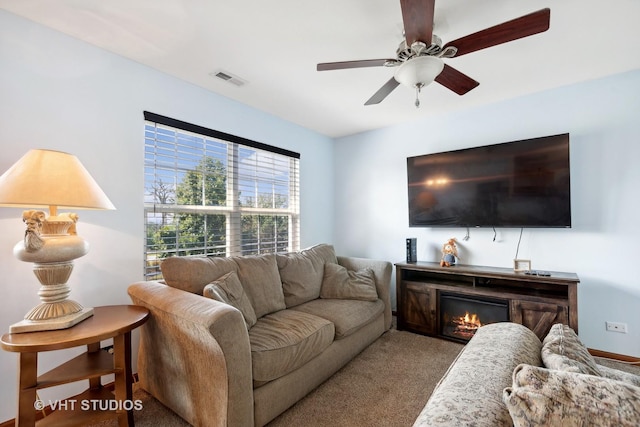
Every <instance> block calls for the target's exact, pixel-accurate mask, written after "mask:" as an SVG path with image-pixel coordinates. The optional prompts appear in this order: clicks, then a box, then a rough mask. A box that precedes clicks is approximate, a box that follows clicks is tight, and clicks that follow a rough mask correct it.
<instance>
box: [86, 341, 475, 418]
mask: <svg viewBox="0 0 640 427" xmlns="http://www.w3.org/2000/svg"><path fill="white" fill-rule="evenodd" d="M462 348H463V346H462V345H461V344H458V343H454V342H449V341H445V340H440V339H437V338H430V337H425V336H421V335H416V334H413V333H410V332H405V331H398V330H396V329H391V330H389V331H388V332H386V333H385V334H384V335H382V337H380V339H378V340H377V341H376V342H374V343H373V344H372V345H370V346H369V347H367V348H366V349H365V350H364V351H363V352H362V353H360V354H359V355H358V356H357V357H356V358H354V359H353V360H352V361H351V362H350V363H349V364H348V365H346V366H345V367H344V368H342V369H341V370H340V371H338V372H337V373H336V374H335V375H333V376H332V377H331V378H330V379H329V380H327V381H326V382H324V383H323V384H321V385H320V386H319V387H318V388H316V389H315V390H314V391H313V392H311V393H310V394H309V395H307V396H306V397H305V398H304V399H302V400H301V401H299V402H298V403H296V404H295V405H294V406H292V407H291V408H290V409H289V410H288V411H286V412H285V413H283V414H282V415H280V416H279V417H277V418H276V419H275V420H273V421H272V422H271V423H270V424H269V427H284V426H286V427H296V426H305V427H307V426H314V427H322V426H331V427H338V426H340V427H341V426H349V427H358V426H363V427H364V426H366V427H370V426H380V427H393V426H411V425H412V424H413V422H414V421H415V419H416V417H417V416H418V414H419V413H420V410H421V409H422V407H423V406H424V404H425V403H426V402H427V399H428V398H429V396H430V394H431V392H432V391H433V389H434V387H435V385H436V384H437V383H438V381H439V380H440V378H441V377H442V375H443V374H444V373H445V371H446V370H447V368H448V367H449V365H450V364H451V362H452V361H453V360H454V359H455V357H456V356H457V355H458V353H459V352H460V350H461V349H462ZM134 387H135V385H134ZM134 399H139V400H141V401H142V407H143V409H142V410H140V411H136V412H134V420H135V424H136V427H152V426H153V427H185V426H188V424H187V423H186V422H185V421H183V420H182V419H181V418H180V417H178V416H177V415H175V414H174V413H173V412H171V411H170V410H169V409H167V408H166V407H164V406H163V405H162V404H160V403H159V402H158V401H157V400H155V399H154V398H153V397H151V396H150V395H149V394H148V393H146V392H145V391H144V390H141V389H137V388H134ZM115 425H116V423H115V421H113V422H112V421H105V422H102V423H99V424H95V425H94V426H93V427H110V426H115Z"/></svg>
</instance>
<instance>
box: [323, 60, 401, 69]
mask: <svg viewBox="0 0 640 427" xmlns="http://www.w3.org/2000/svg"><path fill="white" fill-rule="evenodd" d="M387 61H394V60H393V59H364V60H361V61H343V62H323V63H321V64H318V67H317V70H318V71H329V70H343V69H346V68H365V67H381V66H383V65H384V64H385V62H387Z"/></svg>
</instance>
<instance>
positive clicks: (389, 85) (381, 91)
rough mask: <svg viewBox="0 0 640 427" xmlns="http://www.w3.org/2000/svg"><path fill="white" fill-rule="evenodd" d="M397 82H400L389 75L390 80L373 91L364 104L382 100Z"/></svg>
mask: <svg viewBox="0 0 640 427" xmlns="http://www.w3.org/2000/svg"><path fill="white" fill-rule="evenodd" d="M399 84H400V83H398V81H397V80H396V79H394V78H393V77H391V80H389V81H388V82H386V83H385V84H384V85H383V86H382V87H381V88H380V89H378V91H377V92H376V93H374V94H373V96H372V97H371V98H369V100H368V101H367V102H365V103H364V105H373V104H380V103H381V102H382V100H384V99H385V98H386V97H387V96H389V94H390V93H391V92H393V90H394V89H395V88H397V87H398V85H399Z"/></svg>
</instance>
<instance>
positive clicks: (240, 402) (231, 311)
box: [128, 282, 253, 426]
mask: <svg viewBox="0 0 640 427" xmlns="http://www.w3.org/2000/svg"><path fill="white" fill-rule="evenodd" d="M128 292H129V296H130V297H131V299H132V301H133V302H134V304H137V305H141V306H144V307H146V308H147V309H149V311H150V318H149V321H147V322H146V323H145V325H143V327H142V328H141V333H140V351H139V353H138V373H139V376H140V383H141V385H142V387H143V388H144V389H145V390H147V391H149V392H150V393H151V394H152V395H153V396H154V397H156V398H157V399H158V400H159V401H160V402H162V403H163V404H164V405H166V406H167V407H169V408H171V409H172V410H173V411H174V412H176V413H177V414H178V415H180V416H181V417H182V418H184V419H185V420H186V421H188V422H189V423H190V424H193V425H211V426H253V384H252V381H253V380H252V370H251V349H250V345H249V335H248V333H247V329H246V325H245V322H244V319H243V317H242V314H241V313H240V312H239V311H238V310H236V309H235V308H233V307H231V306H229V305H226V304H222V303H219V302H217V301H214V300H212V299H209V298H205V297H203V296H200V295H196V294H192V293H190V292H185V291H182V290H179V289H175V288H172V287H170V286H167V285H165V284H162V283H160V282H137V283H134V284H132V285H131V286H130V287H129V289H128Z"/></svg>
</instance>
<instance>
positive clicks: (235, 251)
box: [143, 111, 300, 280]
mask: <svg viewBox="0 0 640 427" xmlns="http://www.w3.org/2000/svg"><path fill="white" fill-rule="evenodd" d="M144 119H145V122H144V130H145V132H144V133H145V136H144V141H145V142H144V147H145V155H144V169H145V179H144V180H143V185H144V191H145V201H144V233H145V241H144V270H143V272H144V273H143V274H144V277H145V279H146V280H158V279H161V278H162V277H161V272H160V269H159V263H160V261H161V259H163V258H159V257H157V258H154V257H153V256H154V254H155V255H156V256H157V255H158V254H159V253H162V252H164V253H167V252H168V253H173V254H174V255H172V256H176V255H177V256H236V255H248V254H261V253H274V252H291V251H297V250H299V249H300V191H299V187H300V173H299V159H300V154H299V153H296V152H293V151H289V150H286V149H282V148H279V147H275V146H272V145H268V144H264V143H261V142H258V141H253V140H250V139H246V138H242V137H239V136H236V135H231V134H228V133H224V132H220V131H217V130H213V129H209V128H205V127H202V126H198V125H194V124H191V123H187V122H183V121H180V120H176V119H172V118H169V117H166V116H162V115H159V114H155V113H151V112H148V111H145V112H144ZM149 125H153V126H155V127H158V125H159V126H161V127H164V128H170V129H171V130H173V131H175V132H176V135H177V134H178V132H185V133H189V134H195V135H197V136H198V137H203V138H207V139H209V140H213V141H217V142H222V143H224V144H226V157H227V158H226V164H225V169H226V171H225V172H226V204H225V205H224V206H214V205H179V204H177V200H176V199H177V194H176V193H177V188H178V184H177V182H176V183H173V184H172V185H173V186H174V190H173V191H174V195H176V197H175V198H174V200H173V203H157V202H156V201H155V198H154V200H153V201H152V202H149V201H147V200H146V198H147V195H148V194H149V192H148V187H147V184H148V181H147V175H148V173H147V170H148V169H151V170H153V173H154V177H155V176H157V170H159V169H160V168H159V167H158V165H157V164H156V163H157V156H156V155H155V154H154V157H153V160H154V162H153V164H150V163H149V161H148V159H147V157H148V155H147V147H148V146H149V145H148V142H147V136H146V134H147V126H149ZM153 141H154V144H155V145H154V147H157V146H158V138H157V131H156V137H155V138H154V139H153ZM176 145H177V144H176ZM243 150H244V151H245V152H246V150H252V152H255V153H256V156H259V157H260V158H269V157H270V156H271V157H270V158H271V159H273V163H274V166H273V168H272V169H269V168H268V167H267V168H261V169H258V166H256V177H255V178H254V181H253V183H254V185H255V187H256V194H255V196H256V198H255V203H256V204H257V203H258V200H259V199H258V196H259V194H260V193H259V192H258V190H257V188H258V186H259V183H260V182H261V179H260V178H258V177H257V176H258V171H267V172H269V171H271V172H274V173H275V172H276V171H278V170H280V171H281V170H284V169H283V168H284V167H287V166H288V171H287V174H286V176H287V177H288V180H287V181H286V182H287V184H288V189H287V192H286V196H287V198H286V202H287V203H286V205H287V206H286V208H277V207H274V206H272V207H270V208H268V207H256V206H243V205H242V203H240V197H241V196H240V195H241V189H240V181H241V180H242V182H245V183H246V182H248V181H249V182H251V179H250V178H249V179H248V178H247V176H246V175H240V173H241V172H240V170H241V168H240V166H239V162H240V161H241V159H240V157H241V155H240V154H239V153H240V152H241V151H243ZM205 156H207V154H206V152H204V151H203V152H202V153H201V154H200V157H198V162H200V161H201V159H202V158H203V157H205ZM275 156H278V158H277V160H278V161H279V162H278V165H277V166H276V163H277V162H276V159H275ZM285 160H286V161H287V162H288V164H286V163H284V162H285ZM256 163H259V162H256ZM283 164H284V166H283ZM278 167H279V169H278ZM165 170H170V171H171V170H173V171H175V173H176V175H177V174H178V171H179V170H180V169H179V168H178V167H177V166H175V169H171V168H168V169H165ZM182 170H183V171H184V169H182ZM195 170H196V169H195V168H194V169H193V171H195ZM267 182H269V183H270V184H271V185H272V186H273V185H275V184H274V182H272V181H269V180H267ZM154 183H156V184H157V182H155V181H154ZM203 186H204V183H203ZM203 188H204V187H203ZM274 191H275V190H274ZM203 194H204V190H203ZM276 195H280V194H276V193H275V192H274V194H273V199H272V203H273V204H275V198H276ZM280 196H281V195H280ZM203 199H204V196H203ZM249 200H251V198H250V197H249ZM165 202H166V200H165ZM150 214H152V215H155V214H168V215H172V216H173V215H176V216H179V215H184V214H196V215H224V216H225V224H226V227H225V228H226V230H225V236H224V241H225V249H224V251H222V250H221V246H215V245H211V246H208V244H207V242H206V236H204V235H206V233H204V234H203V245H202V247H201V248H200V249H197V248H195V249H193V251H199V250H202V251H203V253H202V254H196V255H179V254H180V252H183V253H186V252H189V249H184V248H183V249H182V250H181V248H180V245H181V244H182V243H180V242H179V240H178V239H179V236H178V234H179V233H178V232H177V231H176V237H175V247H174V248H173V249H171V250H167V249H164V250H151V249H150V244H149V239H148V236H149V234H148V233H149V227H150V226H151V224H150V220H149V217H150ZM243 215H244V216H245V218H248V217H247V216H249V215H251V216H252V217H251V218H250V220H251V221H254V220H255V219H254V217H255V218H257V220H258V221H260V219H261V218H266V219H269V218H272V221H273V222H274V227H275V228H274V238H275V240H274V242H273V244H271V245H270V244H268V243H265V244H264V245H262V244H261V243H262V242H261V239H260V236H258V240H257V242H256V243H255V245H256V247H253V248H252V247H250V246H248V245H245V243H244V242H243V227H242V224H243ZM284 217H286V219H287V238H286V248H285V247H283V245H282V244H283V243H284V241H281V242H280V244H279V243H278V239H277V234H278V233H277V232H276V230H277V224H276V223H277V222H278V221H282V220H283V219H284ZM205 220H206V219H205ZM163 221H164V220H163ZM173 226H175V227H178V226H177V225H176V224H175V223H173ZM258 227H260V226H259V225H258ZM257 230H258V234H259V228H258V229H257ZM254 231H256V230H254ZM265 240H266V239H265ZM216 248H217V250H215V249H216ZM209 249H214V250H212V251H211V253H210V252H209Z"/></svg>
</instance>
